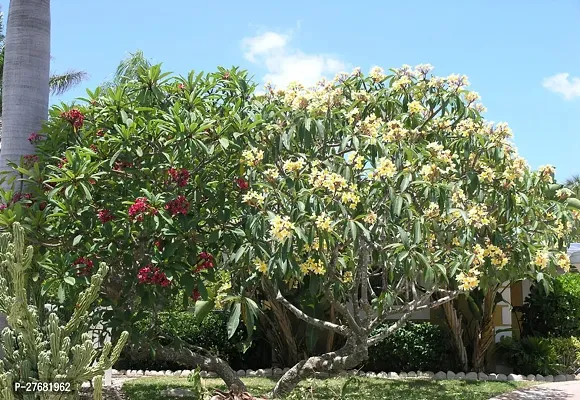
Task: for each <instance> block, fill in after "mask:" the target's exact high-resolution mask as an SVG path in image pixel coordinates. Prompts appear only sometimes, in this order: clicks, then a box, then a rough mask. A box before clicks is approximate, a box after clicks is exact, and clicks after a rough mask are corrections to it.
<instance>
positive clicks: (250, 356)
mask: <svg viewBox="0 0 580 400" xmlns="http://www.w3.org/2000/svg"><path fill="white" fill-rule="evenodd" d="M228 317H229V315H228V314H227V313H225V312H219V311H215V312H211V313H210V314H208V315H207V316H206V317H205V318H204V319H203V321H202V322H201V323H199V322H198V321H197V320H196V318H195V316H194V314H193V313H192V312H188V311H181V312H177V311H174V312H162V313H159V314H158V315H157V323H156V324H155V328H154V331H153V332H152V331H151V326H152V319H151V316H149V317H148V318H146V319H143V320H141V321H139V322H137V323H136V324H135V330H136V333H137V334H139V335H142V336H143V337H146V336H148V337H154V338H156V341H157V342H158V343H159V344H161V345H168V344H170V342H171V341H172V340H174V339H178V340H182V341H184V342H186V343H188V344H190V345H193V346H197V347H201V348H204V349H205V350H208V351H209V352H211V353H212V354H214V355H216V356H218V357H220V358H222V359H224V360H225V361H227V362H228V363H229V364H230V366H232V367H233V368H234V369H247V368H252V369H257V368H269V367H270V366H271V362H272V361H271V353H270V352H271V349H270V347H269V346H268V344H267V343H264V342H263V340H261V339H260V338H259V337H255V338H254V342H253V344H252V346H251V347H250V348H249V349H247V351H246V352H243V350H242V347H243V342H244V341H245V337H244V331H245V329H240V330H238V331H237V332H236V334H235V335H234V336H233V337H232V338H231V339H228V333H227V321H228ZM117 368H118V369H143V370H146V369H149V370H165V369H173V370H179V369H182V368H183V365H180V364H177V363H174V362H162V361H160V360H156V359H155V357H154V355H153V354H152V353H151V354H148V355H146V354H138V355H137V357H134V356H132V355H131V354H130V353H129V351H126V352H125V353H124V354H123V357H122V359H121V361H119V363H118V364H117Z"/></svg>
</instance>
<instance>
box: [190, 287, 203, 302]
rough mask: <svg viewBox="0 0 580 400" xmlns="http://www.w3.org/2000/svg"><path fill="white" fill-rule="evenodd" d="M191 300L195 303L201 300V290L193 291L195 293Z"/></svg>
mask: <svg viewBox="0 0 580 400" xmlns="http://www.w3.org/2000/svg"><path fill="white" fill-rule="evenodd" d="M191 298H192V299H193V301H198V300H199V299H200V298H201V294H200V293H199V290H197V289H193V293H192V294H191Z"/></svg>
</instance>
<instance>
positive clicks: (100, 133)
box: [97, 129, 105, 137]
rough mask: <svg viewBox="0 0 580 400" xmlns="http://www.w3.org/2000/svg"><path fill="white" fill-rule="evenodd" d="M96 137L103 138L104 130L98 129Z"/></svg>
mask: <svg viewBox="0 0 580 400" xmlns="http://www.w3.org/2000/svg"><path fill="white" fill-rule="evenodd" d="M97 136H99V137H103V136H105V130H104V129H99V130H98V131H97Z"/></svg>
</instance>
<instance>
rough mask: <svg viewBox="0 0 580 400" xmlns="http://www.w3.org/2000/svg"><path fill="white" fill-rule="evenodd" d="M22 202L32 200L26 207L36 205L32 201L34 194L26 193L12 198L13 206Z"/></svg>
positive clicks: (20, 193)
mask: <svg viewBox="0 0 580 400" xmlns="http://www.w3.org/2000/svg"><path fill="white" fill-rule="evenodd" d="M20 200H32V203H29V204H26V207H30V206H31V205H32V204H34V200H33V199H32V193H24V194H23V193H22V192H16V193H14V196H12V202H11V204H16V203H18V202H19V201H20ZM9 204H10V203H9Z"/></svg>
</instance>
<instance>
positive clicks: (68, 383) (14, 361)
mask: <svg viewBox="0 0 580 400" xmlns="http://www.w3.org/2000/svg"><path fill="white" fill-rule="evenodd" d="M32 255H33V249H32V246H28V247H26V246H25V242H24V229H23V228H22V227H21V226H20V224H18V223H15V224H14V231H13V234H10V233H4V234H0V288H3V289H4V288H5V290H2V291H1V292H0V312H3V313H5V314H6V315H7V318H8V324H9V327H8V328H5V329H4V330H3V331H2V333H1V336H0V349H1V350H2V351H3V352H4V359H3V360H1V361H0V398H1V399H2V400H17V399H18V400H20V399H21V400H36V399H41V400H56V399H64V398H66V399H69V398H70V399H74V398H78V396H79V395H78V390H79V388H80V386H81V384H82V383H83V382H86V381H89V380H93V387H94V392H93V393H94V394H93V397H94V399H96V400H101V399H102V386H103V385H102V383H103V374H104V371H105V370H106V369H109V368H111V367H112V366H113V364H114V363H115V362H116V361H117V360H118V358H119V356H120V354H121V350H122V349H123V347H124V346H125V344H126V342H127V338H128V336H129V334H128V333H127V332H123V334H122V335H121V337H120V339H119V341H118V342H117V344H116V345H115V346H114V347H113V345H112V344H111V343H106V344H105V345H104V346H103V349H102V350H101V351H100V352H99V351H97V350H96V349H95V348H94V344H93V341H92V340H91V335H90V334H89V333H88V332H85V333H79V329H81V327H84V326H85V325H86V324H84V322H85V321H87V320H88V312H89V309H90V307H91V305H92V304H93V303H94V302H95V300H96V299H97V298H98V296H99V290H100V287H101V284H102V283H103V279H104V278H105V276H106V274H107V272H108V271H109V268H108V267H107V265H105V264H104V263H101V264H100V266H99V270H98V271H97V273H96V274H95V275H93V276H92V278H91V285H90V286H89V288H88V289H86V290H85V291H84V292H83V293H82V294H81V295H80V297H79V299H78V302H77V305H76V308H75V310H74V313H73V315H72V317H71V319H70V320H69V321H68V322H67V323H66V324H65V325H62V324H61V323H60V321H59V318H58V316H57V315H56V314H55V313H51V314H50V315H49V316H48V319H47V320H46V321H41V320H40V319H39V314H38V312H37V309H36V308H35V307H34V306H31V305H29V304H28V293H27V287H28V286H29V285H28V283H29V282H30V269H31V264H32ZM99 353H100V354H99ZM25 383H31V385H30V386H29V389H30V388H31V389H33V392H34V393H32V392H26V391H25V388H24V387H23V386H21V387H20V389H19V390H16V386H15V385H16V384H21V385H24V384H25ZM56 383H61V385H55V384H56ZM38 384H45V385H42V386H37V385H38ZM51 384H52V385H51ZM47 388H48V389H49V390H50V389H55V388H56V389H57V390H63V389H64V390H65V391H67V392H69V393H68V395H66V394H65V393H62V392H60V393H59V392H57V391H54V390H52V391H47ZM63 395H64V396H63Z"/></svg>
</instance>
